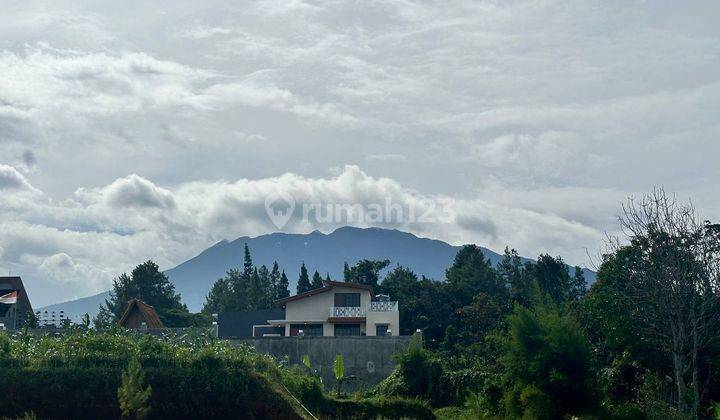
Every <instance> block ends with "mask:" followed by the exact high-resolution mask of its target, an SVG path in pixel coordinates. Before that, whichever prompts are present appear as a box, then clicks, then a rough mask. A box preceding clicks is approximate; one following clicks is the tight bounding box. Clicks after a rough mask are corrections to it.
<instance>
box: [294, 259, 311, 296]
mask: <svg viewBox="0 0 720 420" xmlns="http://www.w3.org/2000/svg"><path fill="white" fill-rule="evenodd" d="M310 290H312V285H311V284H310V277H309V276H308V271H307V267H305V263H302V266H301V267H300V278H299V279H298V283H297V292H298V294H300V293H305V292H308V291H310Z"/></svg>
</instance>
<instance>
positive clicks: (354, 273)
mask: <svg viewBox="0 0 720 420" xmlns="http://www.w3.org/2000/svg"><path fill="white" fill-rule="evenodd" d="M389 265H390V260H367V259H364V260H360V261H358V262H356V263H355V265H353V266H352V267H349V266H348V265H347V263H345V267H344V269H343V271H344V274H345V281H346V282H348V283H358V284H364V285H368V286H373V287H375V286H377V285H378V281H379V280H380V272H381V271H382V270H384V269H385V268H387V266H389Z"/></svg>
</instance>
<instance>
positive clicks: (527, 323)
mask: <svg viewBox="0 0 720 420" xmlns="http://www.w3.org/2000/svg"><path fill="white" fill-rule="evenodd" d="M508 324H509V327H510V329H509V334H508V338H507V340H506V341H505V345H504V353H503V355H502V358H501V362H502V365H503V368H504V371H505V390H506V391H505V396H504V397H503V406H504V409H505V414H506V416H508V417H513V418H519V417H528V416H529V418H560V417H563V416H567V415H580V414H587V413H589V412H591V411H592V410H593V409H594V406H593V405H594V394H593V391H592V390H593V388H592V379H593V376H592V372H591V371H590V348H589V344H588V342H587V339H586V337H585V335H584V333H583V331H582V328H581V327H580V325H579V324H578V323H577V322H576V321H575V319H573V318H572V317H571V316H570V315H568V314H563V313H561V312H560V311H559V310H558V309H557V307H556V305H555V304H554V302H552V300H550V299H549V298H547V297H544V298H543V297H542V296H540V295H539V294H538V296H537V297H536V298H535V301H534V303H533V306H532V308H525V307H521V306H517V307H516V308H515V310H514V312H513V314H512V315H511V316H509V317H508Z"/></svg>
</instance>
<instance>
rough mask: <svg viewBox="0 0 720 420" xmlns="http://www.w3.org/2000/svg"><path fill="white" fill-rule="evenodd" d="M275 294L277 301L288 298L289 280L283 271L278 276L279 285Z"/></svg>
mask: <svg viewBox="0 0 720 420" xmlns="http://www.w3.org/2000/svg"><path fill="white" fill-rule="evenodd" d="M276 293H277V294H276V296H277V298H278V299H283V298H286V297H288V296H290V280H288V277H287V276H286V275H285V270H283V271H282V274H281V275H280V283H278V288H277V291H276Z"/></svg>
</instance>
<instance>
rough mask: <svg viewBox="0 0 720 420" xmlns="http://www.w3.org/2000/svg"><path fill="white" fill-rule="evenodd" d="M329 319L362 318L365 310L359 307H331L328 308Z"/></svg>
mask: <svg viewBox="0 0 720 420" xmlns="http://www.w3.org/2000/svg"><path fill="white" fill-rule="evenodd" d="M330 317H331V318H364V317H365V308H363V307H361V306H333V307H332V308H330Z"/></svg>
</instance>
